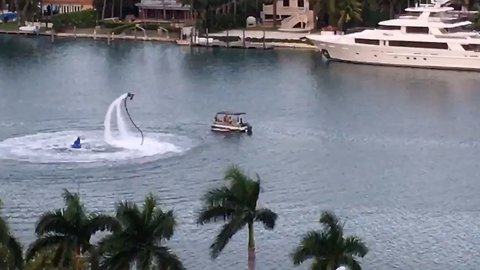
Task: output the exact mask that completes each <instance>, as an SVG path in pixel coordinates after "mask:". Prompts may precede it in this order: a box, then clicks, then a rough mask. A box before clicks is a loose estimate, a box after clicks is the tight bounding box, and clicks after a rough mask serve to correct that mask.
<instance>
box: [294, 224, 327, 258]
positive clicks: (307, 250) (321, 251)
mask: <svg viewBox="0 0 480 270" xmlns="http://www.w3.org/2000/svg"><path fill="white" fill-rule="evenodd" d="M326 241H328V235H327V234H324V233H321V232H317V231H311V232H308V233H307V234H306V235H305V236H303V238H302V240H301V241H300V245H299V246H298V247H297V248H296V249H295V251H294V252H293V253H292V254H291V257H292V260H293V264H294V265H299V264H302V263H303V262H304V261H306V260H308V259H311V258H314V257H322V256H324V255H325V254H326V252H325V248H324V247H325V242H326Z"/></svg>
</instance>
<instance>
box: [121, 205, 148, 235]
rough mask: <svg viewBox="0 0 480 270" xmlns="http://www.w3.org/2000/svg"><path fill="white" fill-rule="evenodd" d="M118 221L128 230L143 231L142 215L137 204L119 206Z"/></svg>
mask: <svg viewBox="0 0 480 270" xmlns="http://www.w3.org/2000/svg"><path fill="white" fill-rule="evenodd" d="M116 216H117V219H118V220H119V221H120V223H121V224H122V225H123V227H124V228H126V229H134V230H135V229H141V228H143V227H144V223H143V218H142V213H141V212H140V210H139V209H138V207H137V205H136V204H135V203H133V204H131V203H125V204H119V205H118V206H117V215H116Z"/></svg>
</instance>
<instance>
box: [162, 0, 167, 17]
mask: <svg viewBox="0 0 480 270" xmlns="http://www.w3.org/2000/svg"><path fill="white" fill-rule="evenodd" d="M162 2H163V19H164V20H166V19H167V10H166V6H165V0H163V1H162Z"/></svg>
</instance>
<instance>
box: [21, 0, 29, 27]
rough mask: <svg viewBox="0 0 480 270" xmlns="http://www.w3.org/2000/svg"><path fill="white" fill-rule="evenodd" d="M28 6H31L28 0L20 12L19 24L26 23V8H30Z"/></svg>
mask: <svg viewBox="0 0 480 270" xmlns="http://www.w3.org/2000/svg"><path fill="white" fill-rule="evenodd" d="M30 4H31V2H30V0H27V1H25V4H24V6H23V9H22V12H21V14H22V15H21V17H20V20H21V22H26V21H27V11H28V8H29V7H30Z"/></svg>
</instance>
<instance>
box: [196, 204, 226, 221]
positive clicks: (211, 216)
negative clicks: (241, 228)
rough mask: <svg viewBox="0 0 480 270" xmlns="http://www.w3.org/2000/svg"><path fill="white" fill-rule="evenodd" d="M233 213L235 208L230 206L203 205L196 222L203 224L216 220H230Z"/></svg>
mask: <svg viewBox="0 0 480 270" xmlns="http://www.w3.org/2000/svg"><path fill="white" fill-rule="evenodd" d="M234 213H235V209H233V208H230V207H223V206H215V207H204V208H202V209H201V210H200V211H199V214H198V217H197V224H199V225H203V224H206V223H212V222H217V221H219V220H223V221H228V220H231V218H232V216H233V214H234Z"/></svg>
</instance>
